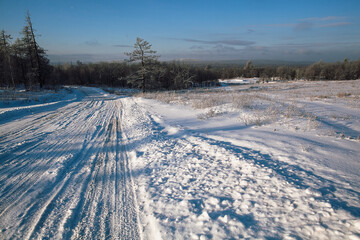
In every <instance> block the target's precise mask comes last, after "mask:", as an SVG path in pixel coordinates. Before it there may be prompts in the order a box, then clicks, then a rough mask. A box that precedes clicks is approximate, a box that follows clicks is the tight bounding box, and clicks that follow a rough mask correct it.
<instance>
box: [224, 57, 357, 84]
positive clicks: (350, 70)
mask: <svg viewBox="0 0 360 240" xmlns="http://www.w3.org/2000/svg"><path fill="white" fill-rule="evenodd" d="M235 77H258V78H260V80H261V81H271V80H300V79H301V80H309V81H317V80H354V79H360V59H359V60H356V61H349V60H348V59H344V61H342V62H335V63H325V62H323V61H320V62H316V63H314V64H311V65H309V66H286V65H283V66H254V65H253V64H252V62H251V61H248V62H247V63H246V65H245V66H240V67H229V68H222V69H221V70H220V78H221V79H228V78H235Z"/></svg>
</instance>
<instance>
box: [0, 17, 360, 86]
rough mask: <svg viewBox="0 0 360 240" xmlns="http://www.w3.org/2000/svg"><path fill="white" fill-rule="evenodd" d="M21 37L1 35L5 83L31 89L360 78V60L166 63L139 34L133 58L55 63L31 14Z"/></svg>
mask: <svg viewBox="0 0 360 240" xmlns="http://www.w3.org/2000/svg"><path fill="white" fill-rule="evenodd" d="M21 35H22V36H21V38H17V39H16V40H15V41H13V42H12V38H11V36H10V35H7V34H6V32H5V31H4V30H2V31H1V35H0V53H1V55H0V87H5V88H16V87H19V86H21V87H24V88H25V89H26V90H30V89H34V88H43V87H56V86H61V85H93V86H111V87H126V88H139V89H142V90H143V91H148V90H176V89H184V88H189V87H197V86H209V85H216V84H217V82H218V79H229V78H235V77H246V78H250V77H258V78H259V79H260V81H263V82H267V81H274V80H278V81H286V80H297V79H303V80H309V81H314V80H351V79H359V78H360V59H359V60H356V61H349V60H348V59H345V60H344V61H342V62H336V63H325V62H322V61H320V62H317V63H314V64H311V65H308V66H293V65H288V66H287V65H282V66H265V65H263V66H260V65H259V66H255V65H254V64H253V63H252V62H251V61H248V62H247V63H246V64H245V65H244V64H242V65H232V66H221V65H217V64H212V65H209V64H206V65H201V64H196V65H195V64H190V63H182V62H176V61H173V62H160V61H158V57H159V56H156V55H155V53H156V51H153V50H151V45H150V44H149V43H148V42H146V41H145V40H143V39H140V38H138V39H137V42H136V43H135V45H134V51H133V52H131V53H127V55H128V56H129V61H124V62H100V63H86V64H85V63H82V62H80V61H78V62H76V63H64V64H58V65H51V64H50V62H49V60H48V58H47V56H46V54H45V50H44V49H43V48H42V47H40V46H39V45H38V43H37V41H36V38H35V34H34V29H33V26H32V23H31V19H30V14H29V13H27V15H26V25H25V26H24V28H23V30H22V32H21Z"/></svg>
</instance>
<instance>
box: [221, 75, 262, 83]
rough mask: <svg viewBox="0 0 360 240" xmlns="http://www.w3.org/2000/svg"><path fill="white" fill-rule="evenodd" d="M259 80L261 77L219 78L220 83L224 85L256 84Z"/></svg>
mask: <svg viewBox="0 0 360 240" xmlns="http://www.w3.org/2000/svg"><path fill="white" fill-rule="evenodd" d="M258 81H259V78H257V77H254V78H243V77H238V78H232V79H219V82H220V84H222V85H240V84H254V83H257V82H258Z"/></svg>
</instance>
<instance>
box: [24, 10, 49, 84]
mask: <svg viewBox="0 0 360 240" xmlns="http://www.w3.org/2000/svg"><path fill="white" fill-rule="evenodd" d="M25 18H26V25H25V26H24V28H23V31H22V35H23V37H22V39H21V41H22V44H23V48H24V49H25V51H26V59H27V63H28V71H27V78H28V81H29V83H30V86H31V84H32V82H33V81H36V82H38V83H39V84H40V88H43V86H44V83H45V81H44V69H45V67H46V66H44V65H47V64H48V62H49V60H48V59H47V58H46V57H45V50H44V49H43V48H41V47H40V46H39V45H38V43H37V42H36V39H35V34H34V31H35V30H34V28H33V25H32V22H31V18H30V13H29V11H27V15H26V17H25Z"/></svg>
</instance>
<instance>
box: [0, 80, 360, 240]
mask: <svg viewBox="0 0 360 240" xmlns="http://www.w3.org/2000/svg"><path fill="white" fill-rule="evenodd" d="M355 100H356V99H355ZM303 103H304V104H305V103H306V102H303ZM323 105H324V104H323V103H322V102H321V103H317V102H312V101H310V102H309V104H308V105H307V106H309V109H308V110H309V111H310V112H311V113H313V114H316V115H321V116H322V117H321V121H323V122H325V123H328V124H327V125H329V124H332V125H334V126H335V127H336V126H338V125H340V123H342V122H344V121H345V123H348V122H349V123H348V124H346V126H347V131H344V135H345V134H346V136H347V135H348V136H350V137H351V138H350V137H349V138H345V137H344V138H341V137H338V136H337V135H336V134H334V135H324V134H322V133H321V132H320V131H319V130H318V129H316V130H311V131H300V130H298V128H295V129H293V130H292V128H291V126H292V125H291V124H290V127H289V128H286V127H284V125H278V124H279V123H269V124H264V125H263V126H257V125H247V124H244V123H242V122H241V121H240V120H239V118H238V115H236V114H232V113H231V114H227V115H224V116H218V117H216V116H215V117H213V118H209V119H205V120H204V118H202V117H199V116H202V115H201V114H200V115H199V110H196V109H195V110H194V109H192V108H190V107H186V106H181V105H177V104H165V103H161V102H159V101H155V100H149V99H145V98H136V97H120V96H116V95H112V94H107V93H106V92H104V91H103V90H101V89H98V88H87V87H81V88H80V87H78V88H76V87H72V88H71V89H70V90H69V93H67V94H66V97H64V99H63V100H61V99H60V100H59V99H57V100H56V102H55V101H54V102H50V103H44V102H43V103H39V104H36V105H25V106H16V107H15V106H13V107H7V108H0V239H243V238H245V239H359V238H360V185H359V182H360V174H359V169H360V162H359V158H360V150H359V141H358V140H357V139H355V138H354V137H357V136H358V129H359V124H358V120H359V119H360V118H359V112H358V109H356V108H352V107H348V106H347V105H344V104H342V105H341V104H338V105H336V104H335V105H334V104H332V105H331V104H328V105H326V106H327V109H326V110H324V109H325V108H324V106H325V105H324V106H323ZM319 106H320V107H319ZM222 107H224V106H222ZM334 108H335V109H334ZM204 111H207V110H204ZM335 112H336V113H341V114H342V115H344V114H346V116H347V117H346V118H344V119H343V118H340V117H337V118H335V117H334V116H335V115H334V114H335ZM200 113H201V112H200ZM241 113H242V112H241ZM324 113H326V114H328V115H331V118H330V120H331V121H330V120H329V118H328V117H326V114H324ZM342 115H341V116H342ZM297 118H299V117H298V116H295V117H293V118H291V119H289V120H288V121H289V122H290V123H292V121H296V120H298V119H297ZM319 119H320V118H319ZM340 120H341V121H342V122H340ZM335 121H337V122H335ZM334 122H335V123H336V124H335V123H334ZM319 129H321V128H319Z"/></svg>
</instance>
